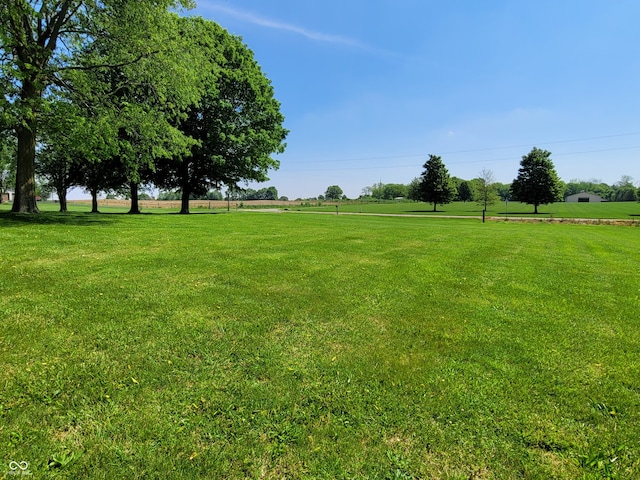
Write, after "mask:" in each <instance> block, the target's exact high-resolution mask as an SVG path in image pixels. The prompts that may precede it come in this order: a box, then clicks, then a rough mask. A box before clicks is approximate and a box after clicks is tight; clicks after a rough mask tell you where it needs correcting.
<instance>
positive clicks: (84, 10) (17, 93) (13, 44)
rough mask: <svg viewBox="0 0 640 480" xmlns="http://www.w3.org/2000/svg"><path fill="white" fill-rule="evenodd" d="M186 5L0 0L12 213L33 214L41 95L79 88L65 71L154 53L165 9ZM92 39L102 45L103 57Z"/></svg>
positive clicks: (147, 0)
mask: <svg viewBox="0 0 640 480" xmlns="http://www.w3.org/2000/svg"><path fill="white" fill-rule="evenodd" d="M188 6H192V2H191V1H190V0H101V1H99V2H98V1H93V0H12V1H2V2H1V3H0V86H2V88H3V91H4V95H3V96H2V97H0V127H1V128H3V129H7V128H8V129H11V130H13V132H14V133H15V136H16V138H17V162H16V189H15V190H16V191H15V200H14V203H13V211H14V212H29V213H37V212H38V207H37V205H36V201H35V156H36V142H37V136H38V132H39V129H40V127H41V116H42V113H43V111H44V99H45V98H46V97H49V96H50V95H53V94H54V93H55V91H56V90H58V91H69V90H71V89H73V90H76V91H80V90H83V87H87V85H86V84H85V85H82V84H81V82H79V81H76V82H75V83H73V84H72V83H70V81H69V78H68V76H67V75H68V74H71V73H73V72H83V71H87V70H88V69H111V68H115V67H125V66H127V65H132V64H135V63H137V62H139V61H140V60H142V59H144V58H149V57H151V56H153V55H155V54H156V53H158V52H160V51H162V49H163V48H164V40H166V39H167V38H170V37H169V36H167V35H166V31H167V30H166V28H165V26H166V25H165V24H166V21H167V18H168V17H167V14H168V9H169V8H170V7H173V8H179V7H188ZM96 45H102V46H108V47H109V48H108V49H107V50H108V55H106V51H104V50H103V51H100V49H94V48H93V47H94V46H96ZM96 52H97V53H99V55H97V56H92V55H91V54H92V53H96ZM80 53H82V55H80ZM88 59H90V60H88ZM91 60H98V61H97V62H96V61H91ZM54 87H55V88H54ZM89 91H90V89H86V88H85V89H84V92H85V93H87V95H88V94H89ZM98 93H106V92H98Z"/></svg>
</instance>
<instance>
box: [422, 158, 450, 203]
mask: <svg viewBox="0 0 640 480" xmlns="http://www.w3.org/2000/svg"><path fill="white" fill-rule="evenodd" d="M423 168H424V172H422V175H421V182H420V200H422V201H423V202H427V203H433V211H434V212H435V211H436V208H437V206H438V204H440V205H444V204H447V203H451V202H452V201H453V199H454V198H455V194H456V189H455V187H454V186H453V185H452V183H451V178H450V177H449V172H448V171H447V169H446V167H445V166H444V164H443V163H442V158H440V157H439V156H437V155H429V160H427V162H426V163H425V164H424V166H423Z"/></svg>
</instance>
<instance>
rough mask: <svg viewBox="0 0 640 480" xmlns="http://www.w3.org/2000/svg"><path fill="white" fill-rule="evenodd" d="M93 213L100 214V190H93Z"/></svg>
mask: <svg viewBox="0 0 640 480" xmlns="http://www.w3.org/2000/svg"><path fill="white" fill-rule="evenodd" d="M91 213H100V211H99V210H98V190H95V189H92V190H91Z"/></svg>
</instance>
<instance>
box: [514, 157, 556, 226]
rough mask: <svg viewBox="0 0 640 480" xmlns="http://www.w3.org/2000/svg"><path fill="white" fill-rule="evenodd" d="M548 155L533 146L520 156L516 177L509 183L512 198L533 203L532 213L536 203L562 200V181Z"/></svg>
mask: <svg viewBox="0 0 640 480" xmlns="http://www.w3.org/2000/svg"><path fill="white" fill-rule="evenodd" d="M549 157H551V152H548V151H546V150H540V149H539V148H536V147H533V150H531V152H529V153H528V154H527V155H525V156H523V157H522V161H521V162H520V170H518V178H516V179H515V180H514V181H513V183H512V184H511V197H512V199H513V200H516V201H519V202H523V203H528V204H530V205H533V206H534V213H538V205H546V204H548V203H553V202H557V201H561V200H562V190H563V188H562V182H561V181H560V178H559V177H558V174H557V173H556V171H555V168H554V166H553V162H552V161H551V159H550V158H549Z"/></svg>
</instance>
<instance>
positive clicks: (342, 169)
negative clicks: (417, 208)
mask: <svg viewBox="0 0 640 480" xmlns="http://www.w3.org/2000/svg"><path fill="white" fill-rule="evenodd" d="M602 138H604V137H602ZM567 142H568V141H567ZM504 148H513V147H504ZM638 148H640V145H635V146H632V147H616V148H604V149H598V150H583V151H579V152H565V153H557V154H554V155H553V156H554V157H564V156H568V155H584V154H587V153H602V152H613V151H619V150H633V149H638ZM476 151H479V150H476ZM450 153H451V152H450ZM415 156H418V155H405V156H397V157H392V156H390V157H372V158H370V159H368V160H380V159H391V158H407V157H415ZM420 156H424V155H420ZM362 160H367V159H362ZM515 160H517V159H514V157H504V158H488V159H482V160H460V161H449V162H446V164H447V165H464V164H470V163H495V162H513V161H515ZM336 161H337V160H336ZM342 161H343V162H348V161H354V160H342ZM305 163H315V162H305ZM421 167H422V164H411V165H387V166H379V165H376V166H366V167H344V168H327V169H312V170H289V171H290V172H292V173H294V172H295V173H307V172H339V171H346V170H371V169H376V170H380V169H391V168H393V169H400V168H421Z"/></svg>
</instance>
